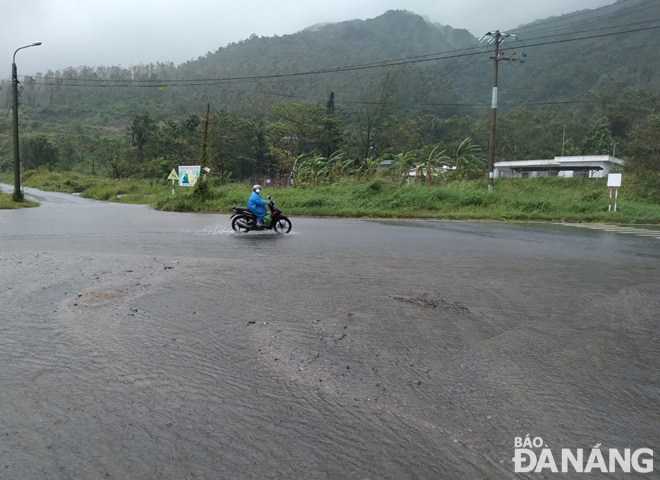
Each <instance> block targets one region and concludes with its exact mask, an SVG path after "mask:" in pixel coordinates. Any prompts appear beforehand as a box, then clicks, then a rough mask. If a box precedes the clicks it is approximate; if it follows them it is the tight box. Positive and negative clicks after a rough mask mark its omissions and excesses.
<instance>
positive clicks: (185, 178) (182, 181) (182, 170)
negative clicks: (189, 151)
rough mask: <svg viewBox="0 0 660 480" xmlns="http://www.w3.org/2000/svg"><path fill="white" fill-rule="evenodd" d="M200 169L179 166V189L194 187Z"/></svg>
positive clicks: (197, 167)
mask: <svg viewBox="0 0 660 480" xmlns="http://www.w3.org/2000/svg"><path fill="white" fill-rule="evenodd" d="M199 172H200V168H199V165H197V166H180V167H179V186H180V187H194V186H195V184H196V183H197V179H198V178H199Z"/></svg>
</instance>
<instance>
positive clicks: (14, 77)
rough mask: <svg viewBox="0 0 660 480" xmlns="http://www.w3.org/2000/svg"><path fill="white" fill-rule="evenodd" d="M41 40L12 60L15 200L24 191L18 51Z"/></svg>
mask: <svg viewBox="0 0 660 480" xmlns="http://www.w3.org/2000/svg"><path fill="white" fill-rule="evenodd" d="M39 45H41V42H34V43H32V44H30V45H25V46H24V47H20V48H17V49H16V51H15V52H14V56H13V57H12V61H11V91H12V107H13V116H12V119H13V126H12V137H13V140H14V195H13V198H14V201H15V202H21V201H22V200H23V192H21V161H20V156H19V150H18V73H17V70H16V53H18V51H19V50H22V49H24V48H30V47H38V46H39Z"/></svg>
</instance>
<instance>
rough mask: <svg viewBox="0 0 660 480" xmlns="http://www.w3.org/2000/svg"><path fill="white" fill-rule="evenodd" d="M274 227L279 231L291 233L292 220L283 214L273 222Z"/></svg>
mask: <svg viewBox="0 0 660 480" xmlns="http://www.w3.org/2000/svg"><path fill="white" fill-rule="evenodd" d="M273 228H274V229H275V231H276V232H278V233H289V232H290V231H291V220H289V219H288V218H286V217H285V216H281V217H279V218H278V219H277V221H276V222H275V223H274V224H273Z"/></svg>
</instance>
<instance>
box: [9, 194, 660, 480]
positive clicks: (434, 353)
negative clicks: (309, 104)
mask: <svg viewBox="0 0 660 480" xmlns="http://www.w3.org/2000/svg"><path fill="white" fill-rule="evenodd" d="M7 190H8V189H6V190H5V191H7ZM9 191H10V190H9ZM26 192H27V193H29V194H31V195H34V196H35V197H39V198H38V200H39V201H40V202H42V206H41V207H39V208H34V209H21V210H16V211H8V210H0V282H1V285H2V288H1V289H0V318H1V321H0V415H1V416H0V438H1V439H2V441H1V443H0V478H8V479H18V478H20V479H42V478H49V479H68V478H90V479H96V478H99V479H101V478H116V479H125V478H142V479H147V478H149V479H151V478H154V479H155V478H168V479H169V478H172V479H174V478H176V479H183V478H209V479H215V478H232V479H233V478H300V479H310V478H332V479H334V478H374V479H375V478H379V479H380V478H386V479H404V478H450V479H479V478H486V479H491V478H492V479H506V478H553V474H552V473H549V470H547V469H546V470H543V471H542V472H541V473H530V474H527V473H516V472H515V471H514V464H513V463H512V458H513V456H514V452H515V446H514V439H515V438H516V437H525V436H526V435H528V434H529V435H530V437H531V438H533V437H541V438H542V439H543V442H544V444H547V446H548V447H549V448H550V449H552V450H553V453H554V454H555V458H557V460H558V463H559V460H560V458H561V449H563V448H567V449H572V450H574V451H575V450H576V449H584V451H585V463H586V457H587V456H589V452H590V451H591V450H592V448H594V446H596V445H598V444H600V445H601V446H600V448H601V449H603V450H604V453H605V457H606V459H607V451H606V450H605V449H609V448H615V449H620V450H621V451H623V449H626V448H628V449H632V450H635V449H639V448H650V449H653V451H654V452H655V454H656V455H657V452H658V451H659V448H658V447H659V446H660V445H659V443H660V442H659V437H658V431H660V409H659V408H658V399H659V398H660V378H659V376H658V373H659V372H660V361H659V360H658V340H659V339H658V332H659V331H660V330H659V327H660V325H659V323H660V321H659V315H658V311H660V239H659V238H657V237H656V236H654V235H653V233H652V229H651V230H646V232H648V231H651V234H639V235H637V234H635V232H632V233H630V232H626V233H618V232H616V231H602V230H596V229H585V228H578V227H569V226H562V225H545V224H538V225H521V224H501V223H475V222H435V221H383V222H374V221H359V220H340V219H314V218H296V217H294V218H293V219H292V222H293V231H292V234H290V235H287V236H282V235H276V234H271V233H270V232H264V233H259V234H255V233H250V234H247V235H236V234H234V233H233V232H231V230H230V228H229V216H228V215H209V214H181V213H166V212H156V211H153V210H150V209H148V208H146V207H144V206H136V205H120V204H109V203H103V202H96V201H91V200H85V199H81V198H78V197H75V196H71V195H65V194H54V193H46V192H38V191H33V190H31V189H26ZM281 208H282V209H283V211H284V212H285V213H286V205H281ZM659 236H660V234H659ZM537 453H538V451H537ZM658 463H659V462H658V460H657V458H656V459H655V469H654V471H653V472H651V473H639V472H637V473H636V472H632V473H630V474H623V473H621V471H620V469H619V470H618V471H617V473H614V474H605V473H596V474H591V475H584V474H575V473H566V474H562V478H584V477H587V478H658V473H659V472H660V465H658ZM560 468H561V467H560ZM571 471H572V470H571ZM596 471H598V470H596ZM599 475H600V476H599Z"/></svg>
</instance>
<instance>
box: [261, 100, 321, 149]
mask: <svg viewBox="0 0 660 480" xmlns="http://www.w3.org/2000/svg"><path fill="white" fill-rule="evenodd" d="M273 110H274V111H275V113H276V114H277V115H278V116H279V117H280V118H282V119H283V120H285V121H286V122H288V124H289V125H290V127H291V128H290V135H291V137H293V139H294V140H295V150H294V152H293V153H294V156H299V155H302V154H303V153H312V152H313V151H314V150H315V147H316V146H317V145H318V143H319V137H320V134H321V131H322V128H323V127H322V121H323V107H321V106H319V105H303V104H302V103H297V102H289V103H279V104H277V105H274V106H273Z"/></svg>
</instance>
